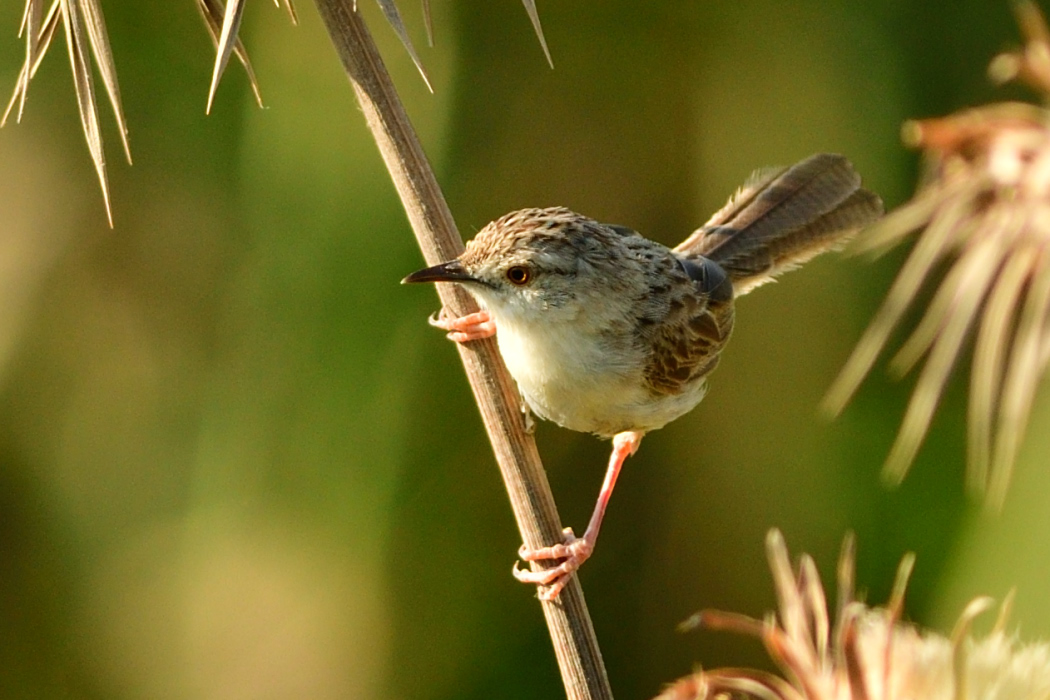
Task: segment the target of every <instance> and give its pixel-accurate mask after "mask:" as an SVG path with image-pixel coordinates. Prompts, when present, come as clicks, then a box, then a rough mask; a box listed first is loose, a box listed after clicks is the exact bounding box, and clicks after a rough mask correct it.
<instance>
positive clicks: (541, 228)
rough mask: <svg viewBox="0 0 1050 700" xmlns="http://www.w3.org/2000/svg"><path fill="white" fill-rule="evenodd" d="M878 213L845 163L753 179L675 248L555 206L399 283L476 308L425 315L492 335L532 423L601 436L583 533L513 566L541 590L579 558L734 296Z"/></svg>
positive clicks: (718, 336)
mask: <svg viewBox="0 0 1050 700" xmlns="http://www.w3.org/2000/svg"><path fill="white" fill-rule="evenodd" d="M881 213H882V202H881V201H880V200H879V198H878V197H877V196H875V195H874V194H872V193H871V192H869V191H867V190H865V189H862V188H861V186H860V177H859V176H858V175H857V174H856V172H854V170H853V167H852V166H851V165H850V164H849V162H848V161H847V160H846V159H845V158H843V157H842V156H837V155H828V154H820V155H816V156H812V157H811V158H808V159H806V160H804V161H802V162H801V163H798V164H797V165H795V166H793V167H791V168H786V169H779V170H763V171H759V172H758V173H756V174H755V175H753V176H752V177H751V178H750V179H749V180H748V181H747V183H746V184H745V185H744V186H743V187H742V188H741V189H740V191H739V192H737V194H736V195H734V196H733V197H732V198H731V199H730V201H729V203H728V204H726V206H725V207H723V208H722V209H721V210H720V211H719V212H717V213H716V214H715V215H714V216H713V217H712V218H711V220H710V221H709V222H708V223H707V224H705V225H704V226H702V227H701V228H700V229H698V230H697V231H696V232H695V233H693V234H692V235H691V236H689V237H688V238H687V239H686V240H685V241H684V242H683V243H682V244H681V245H679V246H678V247H676V248H675V249H674V250H672V249H670V248H667V247H666V246H663V245H661V244H659V243H656V242H654V241H650V240H648V239H646V238H643V237H642V236H641V235H639V234H638V233H636V232H635V231H632V230H631V229H629V228H626V227H623V226H616V225H609V224H601V223H598V222H597V221H595V220H593V219H589V218H587V217H585V216H582V215H580V214H577V213H575V212H572V211H570V210H568V209H565V208H563V207H554V208H549V209H522V210H520V211H515V212H511V213H510V214H507V215H505V216H503V217H501V218H499V219H497V220H496V221H493V222H492V223H490V224H488V225H487V226H485V228H483V229H482V230H481V231H480V232H479V233H478V235H477V236H475V237H474V239H473V240H472V241H470V243H468V244H467V248H466V250H465V251H464V252H463V254H462V255H460V256H459V257H458V258H457V259H456V260H452V261H449V262H447V263H443V264H441V265H437V266H434V267H431V268H427V269H426V270H420V271H419V272H417V273H415V274H413V275H409V276H408V277H406V278H405V281H406V282H441V281H444V282H458V283H460V284H462V285H463V286H464V287H465V288H466V289H468V290H469V291H470V292H471V293H472V294H473V296H474V297H475V298H476V299H477V300H478V303H479V304H480V305H481V306H482V308H483V312H482V313H481V314H478V315H476V317H475V318H468V319H446V320H442V321H438V322H437V323H436V324H435V325H439V326H441V327H442V328H445V329H446V330H450V331H452V332H451V333H450V334H449V337H450V338H452V339H453V340H457V341H461V342H463V341H467V340H471V339H474V338H481V337H487V336H489V335H492V333H493V332H495V335H496V340H497V341H498V343H499V348H500V354H501V355H502V356H503V359H504V361H505V362H506V364H507V369H508V370H510V373H511V375H512V376H513V377H514V379H515V380H516V381H517V384H518V387H519V389H520V390H521V394H522V397H523V398H524V400H525V402H526V403H527V404H528V405H529V406H530V407H531V408H532V410H533V411H534V412H535V413H536V414H537V415H539V416H540V417H541V418H545V419H548V420H552V421H554V422H556V423H558V424H559V425H562V426H564V427H566V428H570V429H572V430H578V431H582V432H590V433H595V434H597V435H600V436H603V437H610V438H613V445H614V447H613V455H612V457H611V458H610V463H609V470H608V472H607V475H606V481H605V485H604V486H603V489H602V492H601V495H600V496H599V500H598V505H597V506H596V508H595V512H594V515H593V516H592V518H591V523H590V525H589V526H588V528H587V532H586V533H585V534H584V536H583V537H582V538H576V537H575V536H574V535H572V533H571V531H570V532H569V533H567V541H566V544H564V545H555V546H553V547H547V548H543V549H541V550H538V551H523V553H522V556H523V557H524V558H526V559H529V560H536V559H550V558H555V559H564V561H563V563H562V564H561V565H559V566H558V567H555V568H553V569H548V570H545V571H536V572H518V573H517V575H518V578H519V579H520V580H523V581H528V582H533V583H540V584H551V589H549V590H548V592H547V596H548V597H553V596H555V595H557V592H558V591H559V590H560V589H561V586H562V585H564V581H565V579H566V577H567V576H568V575H569V574H571V573H572V571H574V570H575V569H576V568H577V567H578V566H579V565H580V563H582V561H583V560H584V559H586V558H587V557H588V556H589V555H590V551H591V548H593V544H594V540H595V539H596V538H597V533H598V528H599V527H600V525H601V519H602V516H603V514H604V511H605V504H606V503H607V501H608V498H609V495H610V494H611V492H612V488H613V485H614V484H615V481H616V475H617V474H618V473H619V469H620V465H621V464H622V463H623V460H624V459H625V458H626V457H627V455H628V454H632V453H633V452H634V450H635V449H637V446H638V444H639V442H640V441H641V438H642V436H643V435H644V434H645V433H646V432H648V431H651V430H655V429H657V428H661V427H663V426H664V425H666V424H667V423H669V422H670V421H672V420H674V419H675V418H678V417H679V416H681V415H683V414H685V413H687V412H688V411H690V410H692V409H693V408H694V407H695V406H696V405H697V404H698V403H699V402H700V400H701V399H702V398H703V397H704V392H705V390H706V378H707V375H708V374H709V373H710V372H711V371H712V370H713V369H714V368H715V367H716V366H717V365H718V360H719V356H720V354H721V352H722V349H723V348H724V347H725V345H726V342H727V341H728V340H729V337H730V335H731V334H732V330H733V322H734V300H735V298H736V297H739V296H741V295H743V294H746V293H747V292H748V291H750V290H751V289H753V288H755V287H757V286H759V285H761V284H764V283H765V282H768V281H770V280H771V279H772V278H773V277H775V276H776V275H778V274H780V273H781V272H784V271H785V270H789V269H791V268H793V267H796V266H798V265H799V264H801V263H803V262H805V261H806V260H809V259H810V258H812V257H813V256H814V255H817V254H819V253H821V252H823V251H825V250H829V249H831V248H834V247H836V246H838V245H841V244H842V243H843V242H844V241H845V240H846V239H847V238H848V237H849V236H850V235H851V234H853V233H854V232H855V231H856V230H857V229H858V228H860V227H861V226H864V225H865V224H867V223H870V222H871V221H873V220H874V219H875V218H877V217H878V216H879V215H880V214H881Z"/></svg>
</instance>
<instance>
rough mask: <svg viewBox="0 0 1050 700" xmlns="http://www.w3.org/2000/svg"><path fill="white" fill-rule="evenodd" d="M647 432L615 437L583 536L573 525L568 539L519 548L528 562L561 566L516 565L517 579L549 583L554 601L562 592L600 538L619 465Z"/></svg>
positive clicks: (548, 596) (545, 595) (548, 591)
mask: <svg viewBox="0 0 1050 700" xmlns="http://www.w3.org/2000/svg"><path fill="white" fill-rule="evenodd" d="M642 435H644V433H642V432H640V431H636V430H628V431H626V432H622V433H618V434H617V435H616V436H615V437H613V449H612V454H611V455H610V456H609V468H608V469H607V470H606V471H605V481H604V482H603V483H602V490H601V491H600V492H599V493H598V502H597V503H596V504H595V506H594V513H593V514H592V515H591V521H590V522H589V523H588V524H587V531H586V532H584V533H583V537H576V535H575V534H574V533H573V531H572V528H571V527H567V528H565V530H564V531H563V533H564V536H565V542H564V543H563V544H556V545H552V546H550V547H540V548H538V549H529V548H528V547H526V546H525V545H522V546H521V549H519V550H518V556H520V557H521V558H522V559H524V560H525V561H540V560H544V559H564V560H565V561H563V562H562V563H561V564H559V565H558V566H554V567H551V568H550V569H544V570H543V571H522V570H521V569H518V567H517V564H515V565H514V578H516V579H518V580H519V581H521V582H523V583H535V584H538V585H541V586H549V588H547V589H546V590H545V591H543V592H541V593H540V597H541V598H543V599H544V600H553V599H554V598H557V597H558V594H559V593H561V589H562V588H564V587H565V584H566V583H567V582H568V580H569V576H570V575H572V572H573V571H576V569H578V568H580V565H581V564H583V562H585V561H586V560H587V558H588V557H590V556H591V552H593V551H594V543H595V542H596V541H597V539H598V530H600V529H601V527H602V518H604V517H605V509H606V507H608V505H609V497H610V496H612V492H613V488H614V487H615V486H616V477H618V476H619V475H620V468H621V467H622V466H623V462H624V460H625V459H627V458H628V457H629V456H631V455H633V454H634V453H635V452H637V451H638V446H639V445H640V444H641V443H642Z"/></svg>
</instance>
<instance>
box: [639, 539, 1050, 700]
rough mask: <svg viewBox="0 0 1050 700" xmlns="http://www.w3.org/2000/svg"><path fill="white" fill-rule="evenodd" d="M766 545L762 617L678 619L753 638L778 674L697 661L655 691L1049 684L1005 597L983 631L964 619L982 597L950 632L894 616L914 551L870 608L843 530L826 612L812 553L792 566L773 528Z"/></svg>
mask: <svg viewBox="0 0 1050 700" xmlns="http://www.w3.org/2000/svg"><path fill="white" fill-rule="evenodd" d="M767 549H768V552H769V559H770V565H771V568H772V571H773V580H774V582H775V586H776V590H777V599H778V601H779V608H780V610H779V613H778V616H772V615H771V616H769V617H768V618H767V619H766V620H765V621H764V622H762V621H759V620H755V619H752V618H748V617H745V616H742V615H734V614H730V613H722V612H714V611H704V612H701V613H699V614H698V615H696V616H694V618H693V619H692V620H690V621H689V623H687V624H688V625H689V626H697V625H702V626H705V627H713V628H716V629H729V630H734V631H739V632H744V633H747V634H751V635H754V636H757V637H759V638H761V639H762V641H763V642H764V643H765V645H766V648H767V649H768V651H769V654H770V656H771V657H772V658H773V660H774V661H775V662H776V663H777V665H778V666H780V669H781V671H782V672H783V674H784V677H783V678H781V677H779V676H776V675H773V674H769V673H766V672H763V671H757V670H752V669H738V668H733V669H715V670H711V671H699V672H697V673H695V674H693V675H691V676H688V677H686V678H683V679H681V680H680V681H678V682H677V683H675V684H673V685H671V686H670V687H668V689H667V690H666V691H665V692H664V693H663V694H662V695H660V697H659V698H657V700H707V699H708V698H711V699H713V698H726V697H748V698H760V699H761V700H904V699H907V698H923V700H956V699H959V700H1028V699H1032V700H1035V699H1036V698H1045V697H1047V696H1048V694H1050V645H1046V644H1038V645H1030V646H1022V645H1021V644H1019V643H1018V642H1017V640H1016V639H1015V638H1013V637H1010V636H1008V635H1006V634H1005V633H1004V631H1003V627H1004V626H1005V615H1006V612H1007V610H1008V609H1009V599H1008V600H1007V602H1004V604H1003V606H1002V611H1003V612H1002V614H1001V615H1000V619H999V623H998V624H997V625H996V626H995V629H994V630H993V631H992V633H991V634H989V635H988V636H987V637H984V638H982V639H974V638H973V637H972V636H971V635H970V624H971V622H972V621H973V619H974V618H975V617H976V616H977V615H979V614H980V613H982V612H984V611H985V610H987V609H988V608H989V607H991V605H992V602H991V600H989V599H987V598H978V599H977V600H975V601H973V602H972V603H971V604H970V605H968V606H967V608H966V610H965V611H963V614H962V615H961V616H960V618H959V621H958V622H957V623H956V626H955V630H954V631H953V633H952V635H951V637H944V636H941V635H938V634H936V633H932V632H928V631H924V630H921V629H919V628H917V627H915V626H913V625H910V624H907V623H904V622H901V619H900V618H901V613H902V609H903V597H904V589H905V586H906V584H907V579H908V574H909V573H910V571H911V566H912V563H913V561H914V558H913V557H910V556H909V557H905V559H904V561H903V562H902V564H901V567H900V569H899V570H898V575H897V582H896V585H895V587H894V594H893V597H892V599H891V600H890V602H889V603H888V604H887V605H886V607H883V608H869V607H867V606H865V605H864V604H862V603H860V602H857V601H856V600H855V599H854V595H853V585H852V581H853V565H854V555H853V544H852V538H850V537H847V539H846V543H845V544H844V546H843V554H842V557H841V559H840V562H839V598H838V605H837V610H836V611H835V615H834V617H832V615H831V614H830V613H829V610H828V606H827V600H826V598H825V595H824V589H823V588H822V587H821V584H820V581H819V579H818V578H817V576H816V567H815V566H814V565H813V560H812V559H810V558H809V557H807V556H803V557H802V559H801V562H800V564H799V567H798V569H797V571H792V569H791V565H790V560H789V558H788V552H787V548H786V546H785V545H784V540H783V538H782V537H781V535H780V533H779V532H778V531H777V530H773V531H771V532H770V534H769V537H768V538H767ZM832 620H834V623H833V624H832Z"/></svg>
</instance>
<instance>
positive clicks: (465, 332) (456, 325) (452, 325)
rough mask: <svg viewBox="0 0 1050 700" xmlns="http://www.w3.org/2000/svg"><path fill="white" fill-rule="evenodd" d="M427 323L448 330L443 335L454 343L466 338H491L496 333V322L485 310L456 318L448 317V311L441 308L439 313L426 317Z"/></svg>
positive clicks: (463, 341) (463, 340)
mask: <svg viewBox="0 0 1050 700" xmlns="http://www.w3.org/2000/svg"><path fill="white" fill-rule="evenodd" d="M427 323H429V324H430V325H432V326H434V327H435V328H440V329H441V330H443V331H448V333H447V334H446V336H445V337H446V338H448V339H449V340H451V341H454V342H456V343H465V342H467V341H468V340H478V339H480V338H491V337H492V336H494V335H496V323H495V322H494V321H493V320H492V316H490V315H489V312H488V311H485V310H481V311H478V312H476V313H472V314H467V315H466V316H459V317H458V318H449V316H448V312H447V311H445V309H444V308H442V309H441V311H440V312H439V313H437V314H432V315H431V316H430V318H428V319H427Z"/></svg>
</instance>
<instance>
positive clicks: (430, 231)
mask: <svg viewBox="0 0 1050 700" xmlns="http://www.w3.org/2000/svg"><path fill="white" fill-rule="evenodd" d="M316 2H317V8H318V10H319V11H320V14H321V17H322V19H323V20H324V23H325V26H326V28H327V29H328V33H329V35H330V36H331V39H332V43H333V44H334V45H335V48H336V51H337V52H338V54H339V58H340V59H341V60H342V63H343V67H344V68H345V70H346V72H347V76H348V77H349V78H350V82H351V84H352V85H353V88H354V92H355V93H356V95H357V99H358V102H359V103H360V105H361V108H362V111H363V112H364V115H365V119H366V121H367V122H368V126H369V128H370V129H371V130H372V135H373V136H374V137H375V139H376V143H377V144H378V146H379V150H380V152H381V154H382V156H383V160H384V161H385V162H386V165H387V168H388V169H389V171H390V175H391V178H392V179H393V181H394V186H395V187H396V188H397V191H398V194H399V195H400V196H401V201H402V204H403V205H404V207H405V212H406V213H407V214H408V219H409V222H410V223H411V225H412V229H413V231H415V234H416V238H417V240H418V241H419V246H420V248H421V249H422V251H423V256H424V258H425V259H426V262H427V264H428V265H433V264H437V263H439V262H442V261H445V260H449V259H451V258H453V257H455V256H456V255H458V254H459V253H460V252H461V251H462V250H463V241H462V239H461V238H460V236H459V233H458V231H457V230H456V225H455V222H454V221H453V219H452V213H451V212H450V211H449V209H448V205H447V204H446V203H445V199H444V197H443V196H442V194H441V190H440V188H439V187H438V184H437V181H436V179H435V178H434V174H433V172H432V171H431V169H430V165H429V163H428V162H427V159H426V156H425V155H424V153H423V148H422V146H421V145H420V143H419V140H418V138H417V137H416V135H415V131H414V130H413V129H412V126H411V123H410V122H409V120H408V116H407V115H406V114H405V111H404V108H403V106H402V105H401V101H400V99H399V98H398V96H397V92H396V90H395V89H394V86H393V83H392V82H391V80H390V76H389V74H388V73H387V71H386V67H385V66H384V65H383V61H382V59H381V57H380V55H379V52H378V50H377V49H376V47H375V44H374V43H373V41H372V37H371V35H370V34H369V32H368V29H367V28H366V27H365V24H364V21H363V19H362V18H361V16H360V15H358V14H357V13H356V12H354V10H353V9H352V7H351V4H350V3H348V2H346V1H345V0H316ZM438 292H439V294H440V295H441V302H442V303H443V304H444V305H445V306H446V307H447V308H448V309H449V311H450V312H451V313H453V314H455V315H462V314H466V313H471V312H473V311H476V310H477V307H476V306H475V305H474V302H473V300H472V299H471V298H470V296H469V295H468V294H466V293H465V292H463V291H462V290H460V289H459V288H457V287H455V286H453V285H439V290H438ZM457 347H458V348H459V352H460V357H461V358H462V360H463V365H464V367H465V369H466V372H467V378H468V380H469V381H470V385H471V388H472V389H473V390H474V398H475V399H476V401H477V403H478V408H479V409H480V411H481V416H482V419H483V421H484V423H485V428H486V430H487V431H488V434H489V439H490V440H491V442H492V449H493V451H494V452H495V454H496V461H497V462H498V463H499V467H500V471H501V472H502V475H503V481H504V484H505V485H506V487H507V493H508V494H509V496H510V501H511V506H512V508H513V509H514V516H515V518H516V519H517V521H518V527H519V529H520V530H521V536H522V539H523V540H524V542H525V544H526V545H528V546H529V547H541V546H546V545H550V544H554V543H556V542H560V541H561V538H562V532H561V520H560V518H559V517H558V512H557V509H556V507H555V505H554V497H553V495H552V494H551V490H550V485H549V484H548V483H547V476H546V473H545V472H544V471H543V465H542V464H541V463H540V458H539V453H538V452H537V450H536V443H535V442H534V441H533V439H532V437H531V436H530V435H529V434H527V432H526V430H525V424H524V419H523V415H522V412H521V411H520V409H519V403H518V397H517V392H516V390H515V388H514V384H513V382H512V380H511V378H510V375H509V374H507V370H506V368H505V367H504V366H503V361H502V360H501V358H500V356H499V352H498V351H497V349H496V345H495V343H494V342H493V341H492V340H491V339H488V340H483V341H474V342H471V343H465V344H457ZM542 605H543V612H544V615H545V616H546V618H547V626H548V627H549V628H550V633H551V638H552V640H553V643H554V651H555V655H556V656H557V659H558V665H559V667H560V668H561V673H562V680H563V681H564V683H565V690H566V694H567V696H568V698H569V700H599V699H601V700H605V699H609V700H611V698H612V692H611V690H610V689H609V680H608V678H607V676H606V673H605V666H604V664H603V663H602V658H601V652H600V651H599V649H598V643H597V640H596V638H595V636H594V628H593V626H592V625H591V619H590V616H589V615H588V613H587V607H586V603H585V602H584V599H583V591H582V590H581V588H580V585H579V582H578V580H577V579H576V577H573V579H572V580H571V581H570V582H569V585H567V586H566V587H565V589H564V590H563V591H562V592H561V595H560V596H559V597H558V598H557V599H556V600H555V601H553V602H543V603H542Z"/></svg>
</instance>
